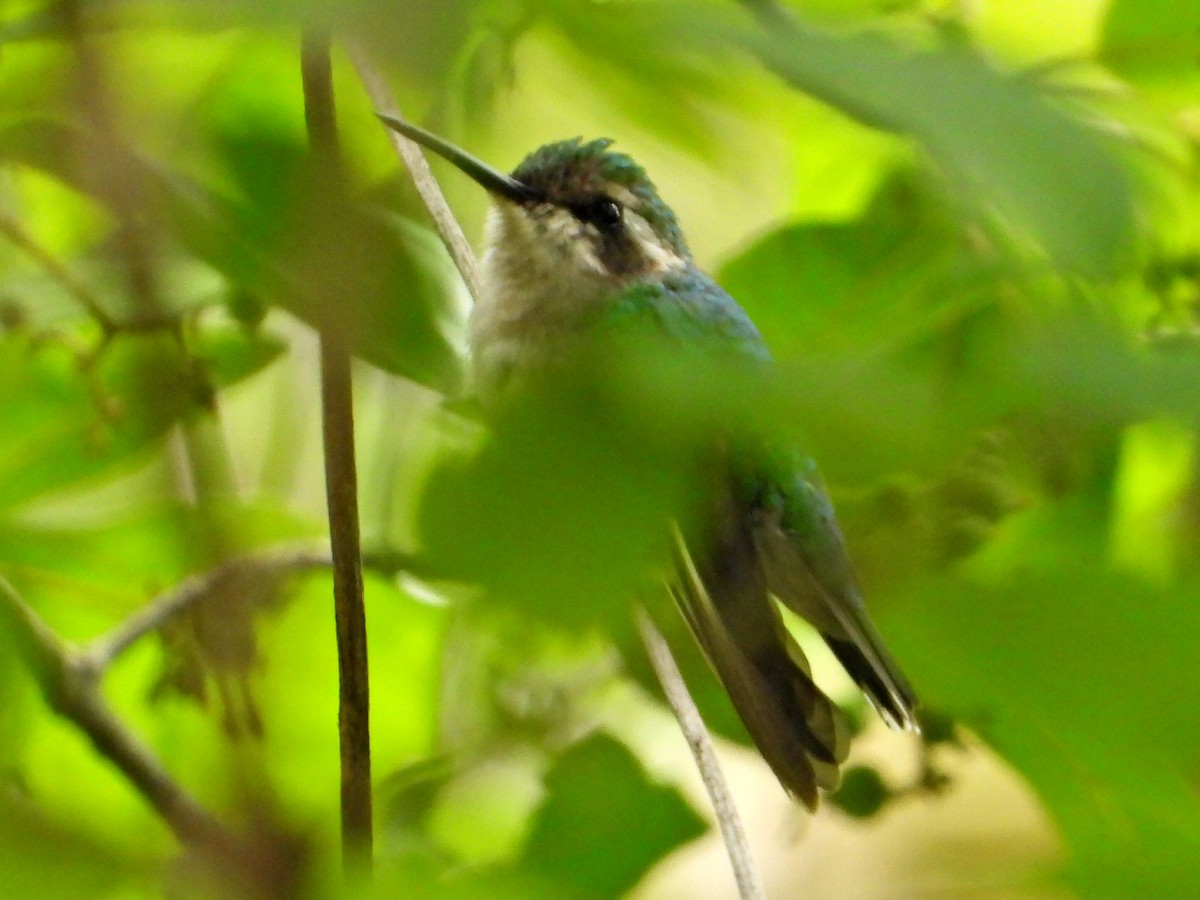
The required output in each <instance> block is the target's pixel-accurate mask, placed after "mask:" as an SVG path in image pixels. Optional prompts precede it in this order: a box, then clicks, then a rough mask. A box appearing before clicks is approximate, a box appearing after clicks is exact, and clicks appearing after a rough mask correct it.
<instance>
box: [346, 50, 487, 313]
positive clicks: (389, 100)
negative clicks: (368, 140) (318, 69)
mask: <svg viewBox="0 0 1200 900" xmlns="http://www.w3.org/2000/svg"><path fill="white" fill-rule="evenodd" d="M346 52H347V54H349V56H350V61H351V63H353V65H354V68H355V70H356V71H357V72H358V77H359V80H360V81H362V83H363V87H364V88H365V89H366V92H367V96H368V97H370V98H371V103H372V104H374V106H375V110H376V112H381V113H387V114H389V115H394V116H402V113H401V112H400V107H399V106H398V105H397V104H396V101H395V99H394V98H393V97H392V93H391V91H390V90H389V89H388V85H387V79H385V78H384V77H383V74H382V73H381V72H380V71H379V69H378V67H376V66H375V64H374V63H372V62H371V58H370V56H368V54H367V52H366V51H365V50H363V49H362V47H360V46H358V45H357V44H354V43H350V42H346ZM387 133H388V136H389V137H390V138H391V141H392V146H393V147H395V148H396V152H397V153H398V154H400V158H401V159H402V160H403V161H404V165H405V167H406V168H407V169H408V173H409V175H410V177H411V178H412V180H413V184H414V185H415V186H416V189H417V193H418V194H420V196H421V200H422V202H424V204H425V208H426V209H428V210H429V214H430V216H432V217H433V223H434V226H435V227H436V228H437V232H438V235H439V236H440V237H441V239H442V243H443V244H445V245H446V249H447V250H448V251H449V252H450V258H451V259H452V260H454V265H455V267H456V268H457V269H458V272H459V274H460V275H461V276H462V280H463V281H464V282H465V283H466V285H467V290H468V291H470V292H471V297H472V298H473V299H474V300H475V301H476V302H478V301H479V296H480V290H481V285H482V283H483V282H482V279H481V278H480V275H479V264H478V262H476V260H475V254H474V252H473V251H472V250H471V244H470V243H469V242H468V241H467V238H466V235H464V234H463V230H462V226H461V225H459V224H458V219H456V218H455V217H454V213H453V212H452V211H451V210H450V205H449V204H448V203H447V202H446V197H445V195H443V194H442V189H441V187H440V186H439V185H438V182H437V179H436V178H434V176H433V171H432V170H431V169H430V168H429V163H428V162H427V161H426V159H425V154H424V152H423V151H422V150H421V147H420V145H419V144H416V143H414V142H413V141H410V140H409V139H408V138H406V137H404V136H403V135H401V134H398V133H397V132H395V131H392V130H391V129H388V132H387Z"/></svg>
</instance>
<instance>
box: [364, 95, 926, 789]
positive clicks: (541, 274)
mask: <svg viewBox="0 0 1200 900" xmlns="http://www.w3.org/2000/svg"><path fill="white" fill-rule="evenodd" d="M380 118H381V119H382V121H383V122H384V123H385V124H386V125H387V126H388V127H390V128H392V129H394V130H395V131H397V132H399V133H400V134H403V135H405V136H406V137H408V138H410V139H411V140H414V141H416V142H418V143H420V144H422V145H424V146H425V147H427V148H428V149H430V150H432V151H433V152H434V153H437V154H438V155H440V156H442V157H444V158H445V159H447V160H448V161H450V162H451V163H453V164H454V165H455V166H457V167H458V168H459V169H461V170H462V171H463V172H464V173H466V174H467V175H468V176H470V177H471V178H472V179H474V180H475V181H476V182H477V183H479V184H480V185H482V186H483V187H484V188H485V189H486V190H487V191H488V192H489V193H490V194H491V196H492V198H493V201H494V203H493V206H492V208H491V210H490V211H489V215H488V222H487V239H486V245H487V249H486V253H485V255H484V257H483V263H482V296H480V297H478V298H477V303H476V305H475V307H474V308H473V309H472V311H471V315H470V321H469V326H468V341H469V346H470V353H471V373H472V378H473V387H474V389H475V391H476V392H477V393H478V396H479V398H480V400H481V403H482V404H483V407H484V409H485V410H486V409H487V407H488V405H489V403H493V402H495V401H496V398H498V397H500V396H501V395H503V393H504V392H505V391H506V390H507V389H508V386H509V384H510V382H512V381H513V380H514V378H516V380H518V381H519V380H520V379H519V376H521V375H522V373H525V374H528V373H530V372H538V371H542V370H543V369H544V368H545V367H546V366H548V365H553V361H554V360H555V359H556V358H561V357H562V356H563V355H564V354H570V353H571V348H572V347H573V346H574V345H575V344H574V342H575V339H576V338H577V337H579V336H580V334H581V333H584V332H588V331H590V330H593V329H596V328H597V327H603V324H604V320H605V318H606V317H618V316H627V315H628V313H629V309H630V307H631V306H633V307H635V308H637V309H639V310H642V311H644V312H645V313H646V314H647V315H646V317H645V318H646V320H647V321H649V322H651V323H652V326H651V327H653V328H656V329H659V330H660V331H662V332H664V334H663V335H662V337H664V338H665V339H667V340H677V341H685V342H689V343H692V344H700V345H702V346H703V347H704V349H705V352H708V350H709V348H711V349H712V350H713V352H715V353H717V354H720V355H723V356H725V357H726V358H730V359H735V360H745V361H748V362H750V363H751V364H754V365H761V364H767V363H769V359H770V357H769V354H768V352H767V348H766V345H765V343H764V341H763V338H762V336H761V335H760V334H759V332H758V329H757V328H756V327H755V326H754V324H753V322H751V320H750V318H749V316H747V314H746V313H745V311H744V310H743V309H742V308H741V307H740V306H739V305H738V304H737V302H736V301H735V300H734V299H733V298H732V297H731V296H729V294H727V293H726V292H725V291H724V290H723V289H722V288H721V287H720V286H718V285H717V283H716V282H715V281H713V279H712V278H710V277H709V276H708V275H706V274H705V273H704V272H702V271H701V270H700V269H699V268H698V267H697V266H696V264H695V262H694V261H693V259H692V255H691V253H690V251H689V250H688V246H687V242H686V241H685V239H684V235H683V232H682V230H681V229H680V227H679V224H678V222H677V221H676V218H675V215H674V213H673V212H672V211H671V209H670V207H668V206H667V205H666V204H665V203H664V202H663V201H662V199H661V198H660V197H659V195H658V192H657V190H656V189H655V188H654V185H653V184H652V183H651V182H650V180H649V178H648V177H647V176H646V173H645V171H644V170H643V169H642V168H641V166H639V165H638V164H637V163H635V162H634V161H633V160H632V159H630V157H628V156H626V155H625V154H623V153H618V152H615V151H613V150H612V149H610V148H611V144H612V142H611V141H609V140H605V139H601V140H593V141H589V142H584V141H582V140H581V139H574V140H568V141H561V142H558V143H552V144H547V145H546V146H544V147H541V148H539V149H538V150H535V151H534V152H533V153H531V154H529V155H528V156H527V157H526V158H525V159H524V160H523V161H522V162H521V164H520V165H518V166H517V168H516V169H514V170H513V172H512V174H511V175H505V174H504V173H502V172H500V171H498V170H496V169H494V168H492V167H491V166H489V165H487V164H486V163H484V162H482V161H480V160H478V159H476V158H475V157H473V156H471V155H469V154H467V153H466V152H465V151H463V150H461V149H459V148H458V147H456V146H454V145H452V144H450V143H448V142H446V141H444V140H442V139H441V138H439V137H437V136H436V135H434V134H431V133H430V132H427V131H425V130H424V129H421V128H419V127H417V126H415V125H412V124H411V123H409V122H406V121H404V120H402V119H398V118H395V117H393V116H387V115H381V116H380ZM714 443H717V439H716V438H714ZM767 443H768V442H763V446H762V448H761V453H759V454H758V455H757V456H756V455H754V454H751V455H750V456H749V458H748V459H741V458H740V457H739V459H738V460H737V461H736V462H735V461H734V460H733V459H732V457H730V461H729V465H728V471H727V472H726V473H725V474H724V475H723V477H722V478H721V479H720V481H721V482H722V483H721V485H720V488H719V490H718V491H717V493H718V494H719V496H718V497H717V498H716V499H715V500H714V501H713V502H712V503H711V504H709V505H708V506H707V507H706V509H707V510H708V513H709V514H708V515H707V516H706V518H707V519H708V520H709V521H707V522H706V524H705V527H704V528H703V529H702V533H701V535H700V536H699V537H698V538H697V537H694V536H691V535H689V538H688V540H687V542H686V544H685V542H684V539H683V538H682V537H681V536H680V533H679V531H678V529H676V532H675V533H676V538H677V540H676V548H675V549H676V554H675V561H674V572H675V575H674V579H673V583H672V585H671V591H672V594H673V595H674V597H675V599H676V602H677V603H678V606H679V608H680V609H681V611H682V613H683V616H684V618H685V619H686V621H687V623H688V624H689V626H690V628H691V630H692V632H693V633H694V635H695V636H696V639H697V641H698V642H699V644H700V646H701V648H702V649H703V651H704V654H705V656H706V657H707V659H708V661H709V663H710V665H711V667H712V668H713V670H714V671H715V672H716V674H717V677H718V678H719V679H720V681H721V683H722V685H723V686H724V688H725V690H726V691H727V693H728V694H729V696H730V698H731V700H732V702H733V705H734V707H735V709H736V710H737V712H738V715H739V716H740V718H741V720H742V722H743V723H744V724H745V726H746V729H747V731H748V732H749V734H750V736H751V738H752V739H753V740H754V742H755V744H756V745H757V747H758V749H759V751H760V753H761V754H762V756H763V758H764V759H765V760H766V762H767V763H768V764H769V765H770V767H771V768H772V770H773V771H774V772H775V774H776V776H777V777H778V778H779V781H780V782H781V783H782V785H783V787H784V788H785V789H786V790H787V791H788V792H789V793H790V794H791V795H792V796H794V797H796V798H797V799H799V800H800V801H801V802H803V803H804V804H805V805H806V806H808V807H809V808H810V809H814V808H815V807H816V804H817V797H818V788H821V789H824V790H832V789H834V788H836V786H837V784H838V779H839V765H840V764H841V763H842V762H843V761H844V760H845V758H846V754H847V752H848V749H849V748H848V744H849V731H848V728H847V726H846V724H845V721H844V719H843V717H842V715H841V713H840V710H839V709H838V707H837V706H836V704H834V703H833V702H832V701H831V700H829V699H828V698H827V697H826V696H825V694H824V693H822V692H821V690H820V689H819V688H818V687H817V685H816V684H815V683H814V681H813V679H812V675H811V672H810V670H809V666H808V663H807V661H806V659H805V657H804V655H803V653H802V652H801V650H800V648H799V647H798V646H797V645H796V643H795V642H794V640H793V639H792V637H791V635H790V634H789V633H788V631H787V629H786V627H785V625H784V623H783V620H782V617H781V614H780V610H779V607H778V606H777V605H776V599H777V600H778V601H781V602H782V603H783V604H784V605H785V606H787V607H788V608H789V609H791V610H792V611H794V612H795V613H797V614H799V615H800V616H802V617H803V618H804V619H805V620H807V621H808V622H809V623H810V624H811V625H812V626H813V627H814V628H815V629H816V630H817V631H818V632H819V633H820V635H821V637H822V638H824V640H825V642H826V643H827V644H828V646H829V647H830V649H831V650H832V652H833V654H834V656H835V657H836V658H837V659H838V660H839V662H840V663H841V664H842V666H843V667H845V669H846V671H847V672H848V673H849V674H850V676H851V677H852V678H853V679H854V681H855V682H856V683H857V684H858V686H859V687H860V688H861V689H862V691H863V692H864V694H865V695H866V697H867V698H868V700H869V701H870V703H871V704H872V705H873V706H874V707H875V709H876V710H877V711H878V712H879V713H880V715H881V716H882V717H883V719H884V720H885V721H886V722H887V723H888V724H889V725H890V726H892V727H893V728H903V729H907V730H912V731H917V730H919V726H918V722H917V718H916V714H915V709H916V706H917V701H916V697H915V695H914V693H913V691H912V689H911V687H910V686H909V684H908V681H907V680H906V679H905V677H904V675H903V674H902V673H901V672H900V670H899V668H898V667H897V665H896V663H895V662H894V661H893V659H892V657H891V655H890V654H889V653H888V651H887V649H886V648H885V647H884V645H883V642H882V640H881V639H880V636H879V634H878V632H877V631H876V630H875V628H874V626H873V625H872V624H871V621H870V619H869V618H868V616H867V612H866V608H865V606H864V604H863V599H862V596H861V593H860V591H859V588H858V585H857V582H856V579H855V576H854V571H853V568H852V566H851V563H850V559H849V557H848V555H847V551H846V548H845V544H844V542H843V539H842V535H841V531H840V529H839V527H838V523H837V519H836V517H835V515H834V510H833V506H832V504H831V503H830V500H829V498H828V496H827V495H826V493H825V491H824V489H823V487H822V485H821V482H820V478H819V476H818V475H817V472H816V469H815V467H814V465H813V464H812V463H811V462H810V461H808V460H807V459H805V458H804V457H803V456H802V455H801V454H800V453H798V452H796V451H795V450H794V449H790V448H785V449H784V450H783V451H780V450H779V449H778V448H775V447H769V446H767ZM741 456H745V454H742V455H741ZM664 527H665V524H664Z"/></svg>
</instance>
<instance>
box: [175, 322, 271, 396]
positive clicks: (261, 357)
mask: <svg viewBox="0 0 1200 900" xmlns="http://www.w3.org/2000/svg"><path fill="white" fill-rule="evenodd" d="M287 347H288V345H287V343H286V342H285V341H283V340H281V339H280V338H277V337H273V336H271V335H269V334H266V333H265V332H262V331H247V330H246V329H244V328H229V327H206V328H204V329H203V330H202V331H201V334H200V339H199V341H198V342H197V344H196V345H195V346H194V347H193V348H192V352H193V353H194V354H195V355H196V357H197V358H198V359H200V361H201V362H203V363H204V365H205V367H206V369H207V370H208V372H209V374H211V376H212V378H213V381H214V382H215V383H217V384H219V385H222V386H228V385H231V384H236V383H237V382H239V381H243V380H244V379H246V378H249V377H251V376H252V375H256V374H258V373H259V372H261V371H262V370H263V369H265V368H266V367H267V366H269V365H270V364H271V363H273V362H274V361H275V360H277V359H279V357H280V356H281V355H282V354H283V353H284V351H285V350H287Z"/></svg>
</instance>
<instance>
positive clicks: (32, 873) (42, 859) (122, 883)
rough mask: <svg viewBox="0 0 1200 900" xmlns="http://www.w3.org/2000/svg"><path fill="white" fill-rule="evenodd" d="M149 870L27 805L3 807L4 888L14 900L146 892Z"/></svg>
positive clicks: (0, 860)
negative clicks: (48, 819)
mask: <svg viewBox="0 0 1200 900" xmlns="http://www.w3.org/2000/svg"><path fill="white" fill-rule="evenodd" d="M151 880H152V879H151V871H150V866H149V865H147V864H146V863H145V862H140V863H139V862H138V861H136V860H134V859H130V858H127V857H122V856H121V855H119V854H118V853H116V852H114V851H112V850H111V849H108V848H105V847H104V846H102V845H101V844H100V843H99V842H97V841H95V840H93V839H91V838H89V837H87V836H85V835H82V834H76V833H73V832H72V831H70V830H69V829H67V828H64V827H61V826H57V825H55V824H53V823H51V822H47V821H45V820H44V819H42V818H41V817H40V816H38V815H36V814H35V813H34V811H33V810H32V809H31V808H29V807H28V806H27V805H26V804H25V803H21V802H17V803H14V802H12V801H11V800H10V799H8V798H7V797H6V798H5V799H4V801H3V802H2V803H0V886H3V890H4V896H5V897H10V898H12V900H25V898H35V897H39V898H40V897H45V898H47V900H58V898H61V900H70V898H75V897H84V896H88V897H97V896H104V895H109V894H111V893H118V892H123V891H130V890H134V889H135V888H142V889H146V890H149V889H150V883H151Z"/></svg>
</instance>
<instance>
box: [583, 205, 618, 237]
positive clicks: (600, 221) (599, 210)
mask: <svg viewBox="0 0 1200 900" xmlns="http://www.w3.org/2000/svg"><path fill="white" fill-rule="evenodd" d="M575 214H576V215H577V216H578V217H579V218H580V219H582V220H583V221H584V222H591V223H592V224H593V225H595V226H596V227H597V228H600V229H602V230H604V231H608V230H611V229H613V228H616V227H617V226H618V225H620V224H621V204H619V203H617V201H616V200H613V199H612V198H610V197H599V198H597V199H596V200H593V201H591V202H590V203H586V204H584V205H583V206H581V207H579V209H577V210H576V213H575Z"/></svg>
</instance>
